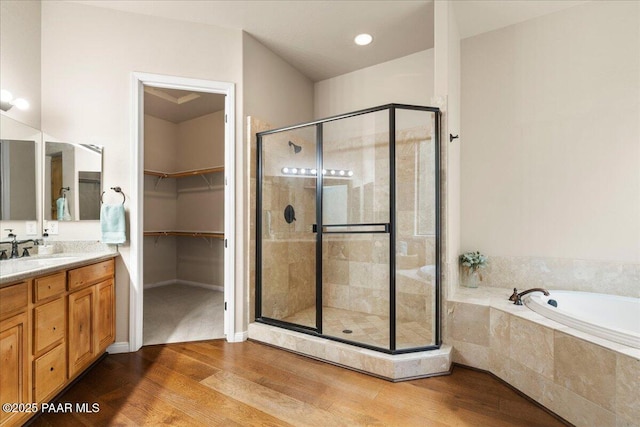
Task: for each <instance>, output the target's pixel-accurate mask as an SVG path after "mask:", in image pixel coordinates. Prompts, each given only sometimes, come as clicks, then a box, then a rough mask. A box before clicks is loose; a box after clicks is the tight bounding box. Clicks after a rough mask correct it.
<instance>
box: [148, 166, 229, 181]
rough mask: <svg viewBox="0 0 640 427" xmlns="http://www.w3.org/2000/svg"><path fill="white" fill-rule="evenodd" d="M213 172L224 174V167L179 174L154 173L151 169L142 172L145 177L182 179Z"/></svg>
mask: <svg viewBox="0 0 640 427" xmlns="http://www.w3.org/2000/svg"><path fill="white" fill-rule="evenodd" d="M215 172H224V166H217V167H214V168H204V169H193V170H188V171H181V172H161V171H154V170H151V169H145V170H144V174H145V175H151V176H157V177H159V178H184V177H187V176H195V175H206V174H208V173H215Z"/></svg>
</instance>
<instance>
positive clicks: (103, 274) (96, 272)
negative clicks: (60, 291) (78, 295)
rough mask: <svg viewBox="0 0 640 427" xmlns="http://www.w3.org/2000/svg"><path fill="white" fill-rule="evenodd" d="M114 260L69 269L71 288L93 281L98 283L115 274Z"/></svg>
mask: <svg viewBox="0 0 640 427" xmlns="http://www.w3.org/2000/svg"><path fill="white" fill-rule="evenodd" d="M113 264H114V263H113V260H112V259H110V260H108V261H103V262H99V263H97V264H91V265H87V266H86V267H80V268H76V269H75V270H69V290H71V289H76V288H80V287H82V286H85V285H89V284H91V283H96V282H98V281H100V280H102V279H108V278H109V277H112V276H113V272H114V265H113Z"/></svg>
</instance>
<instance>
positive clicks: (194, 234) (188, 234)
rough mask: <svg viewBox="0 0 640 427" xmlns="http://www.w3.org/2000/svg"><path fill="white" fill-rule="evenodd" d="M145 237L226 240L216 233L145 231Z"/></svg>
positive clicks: (222, 235) (222, 234)
mask: <svg viewBox="0 0 640 427" xmlns="http://www.w3.org/2000/svg"><path fill="white" fill-rule="evenodd" d="M144 235H145V236H155V237H162V236H183V237H210V238H213V239H224V233H220V232H214V231H169V230H167V231H145V232H144Z"/></svg>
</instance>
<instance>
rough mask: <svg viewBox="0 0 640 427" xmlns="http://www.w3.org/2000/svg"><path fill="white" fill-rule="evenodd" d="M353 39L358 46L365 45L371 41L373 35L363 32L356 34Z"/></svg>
mask: <svg viewBox="0 0 640 427" xmlns="http://www.w3.org/2000/svg"><path fill="white" fill-rule="evenodd" d="M353 41H354V42H356V44H357V45H359V46H366V45H368V44H369V43H371V42H372V41H373V37H372V36H371V34H367V33H363V34H358V35H357V36H356V38H355V39H353Z"/></svg>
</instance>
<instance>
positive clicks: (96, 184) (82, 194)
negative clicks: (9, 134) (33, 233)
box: [43, 137, 103, 221]
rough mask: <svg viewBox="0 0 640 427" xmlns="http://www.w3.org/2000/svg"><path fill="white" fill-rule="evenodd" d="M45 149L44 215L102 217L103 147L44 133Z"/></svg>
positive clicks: (56, 218)
mask: <svg viewBox="0 0 640 427" xmlns="http://www.w3.org/2000/svg"><path fill="white" fill-rule="evenodd" d="M44 150H45V155H44V189H43V190H44V191H43V192H44V218H45V219H46V220H53V221H85V220H89V221H92V220H99V219H100V194H101V192H102V150H103V149H102V147H99V146H96V145H90V144H73V143H69V142H57V141H53V140H52V139H51V138H48V137H45V146H44Z"/></svg>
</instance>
